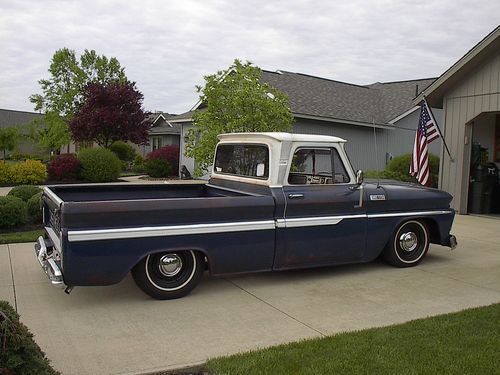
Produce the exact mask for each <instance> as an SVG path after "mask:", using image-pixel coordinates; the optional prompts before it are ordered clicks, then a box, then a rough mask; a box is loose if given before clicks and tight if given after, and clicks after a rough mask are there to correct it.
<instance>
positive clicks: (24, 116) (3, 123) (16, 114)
mask: <svg viewBox="0 0 500 375" xmlns="http://www.w3.org/2000/svg"><path fill="white" fill-rule="evenodd" d="M42 116H43V115H41V114H40V113H36V112H25V111H14V110H11V109H0V128H7V127H10V126H16V125H25V124H27V123H29V122H31V121H33V120H35V119H37V118H41V117H42Z"/></svg>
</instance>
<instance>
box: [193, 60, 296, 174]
mask: <svg viewBox="0 0 500 375" xmlns="http://www.w3.org/2000/svg"><path fill="white" fill-rule="evenodd" d="M261 74H262V72H261V70H260V69H259V68H258V67H256V66H253V65H252V64H251V63H250V62H246V63H242V62H241V61H239V60H234V63H233V64H232V65H231V66H230V67H229V68H228V69H226V70H223V71H219V72H217V73H216V74H213V75H208V76H205V86H204V87H197V90H198V92H199V93H200V100H201V102H202V103H203V105H204V108H203V109H202V110H198V111H196V112H195V113H194V115H193V123H194V128H193V129H190V130H189V132H188V134H187V141H186V156H189V157H193V158H194V159H195V161H196V164H197V167H196V171H195V173H196V174H197V175H200V174H202V173H203V171H206V170H207V168H208V166H210V165H211V164H212V161H213V156H214V150H215V145H216V144H217V135H218V134H222V133H235V132H263V131H290V130H291V129H292V123H293V115H292V112H291V111H290V108H289V105H288V97H287V96H286V95H285V94H284V93H282V92H281V91H279V90H277V89H276V88H274V87H272V86H270V85H269V84H267V83H263V82H262V81H261Z"/></svg>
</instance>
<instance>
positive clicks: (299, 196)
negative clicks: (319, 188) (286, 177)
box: [288, 194, 304, 199]
mask: <svg viewBox="0 0 500 375" xmlns="http://www.w3.org/2000/svg"><path fill="white" fill-rule="evenodd" d="M288 198H290V199H299V198H304V194H288Z"/></svg>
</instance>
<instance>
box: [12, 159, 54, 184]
mask: <svg viewBox="0 0 500 375" xmlns="http://www.w3.org/2000/svg"><path fill="white" fill-rule="evenodd" d="M14 179H15V181H14V183H16V184H26V185H40V184H43V183H44V182H45V180H46V179H47V168H45V165H43V164H42V162H41V161H39V160H26V161H25V162H24V163H19V164H15V165H14Z"/></svg>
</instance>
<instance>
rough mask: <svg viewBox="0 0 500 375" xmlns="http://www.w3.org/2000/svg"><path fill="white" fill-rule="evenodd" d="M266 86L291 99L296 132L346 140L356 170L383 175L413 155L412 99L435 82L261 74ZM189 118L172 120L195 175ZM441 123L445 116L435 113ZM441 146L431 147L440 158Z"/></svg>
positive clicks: (183, 160) (415, 116)
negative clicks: (402, 157)
mask: <svg viewBox="0 0 500 375" xmlns="http://www.w3.org/2000/svg"><path fill="white" fill-rule="evenodd" d="M261 79H262V81H264V82H267V83H269V84H270V85H271V86H273V87H275V88H277V89H279V90H281V91H282V92H284V93H285V94H287V95H288V98H289V102H290V108H291V110H292V113H293V115H294V118H295V123H294V125H293V132H295V133H307V134H320V135H335V136H338V137H341V138H345V139H347V140H348V143H347V146H346V149H347V151H348V153H349V155H350V158H351V162H352V164H353V166H354V168H356V169H363V170H382V169H384V168H385V165H386V164H387V162H388V161H389V160H390V159H391V158H392V157H393V156H397V155H400V154H404V153H410V152H411V151H412V149H413V142H414V139H415V132H416V128H417V124H418V118H419V114H420V113H419V111H418V110H417V109H418V107H417V106H416V105H415V104H414V102H413V99H414V98H415V96H416V95H417V94H419V93H420V92H421V91H422V90H424V89H425V88H427V87H428V86H429V85H430V84H431V83H432V82H434V80H435V78H428V79H417V80H410V81H399V82H386V83H380V82H377V83H374V84H371V85H365V86H362V85H355V84H350V83H345V82H339V81H334V80H331V79H326V78H321V77H314V76H311V75H307V74H302V73H292V72H287V71H282V70H278V71H276V72H271V71H267V70H263V71H262V78H261ZM204 106H205V105H204V103H201V102H198V103H197V104H196V105H195V106H194V107H193V108H192V109H191V111H189V112H186V113H183V114H181V115H178V116H175V117H172V118H171V119H169V123H170V124H172V125H174V124H179V125H180V126H181V137H180V138H181V142H180V149H181V161H180V164H181V165H186V167H187V168H188V170H189V171H191V172H192V171H193V169H194V167H195V165H194V160H193V159H191V158H188V157H186V156H185V155H184V151H185V145H184V139H185V136H186V134H187V131H188V130H189V129H190V128H192V126H193V125H192V114H193V112H194V111H196V110H203V108H204ZM434 117H435V118H436V121H438V122H440V120H441V110H436V111H435V112H434ZM440 149H441V145H440V142H433V144H431V145H430V152H431V153H434V154H439V153H440Z"/></svg>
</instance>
